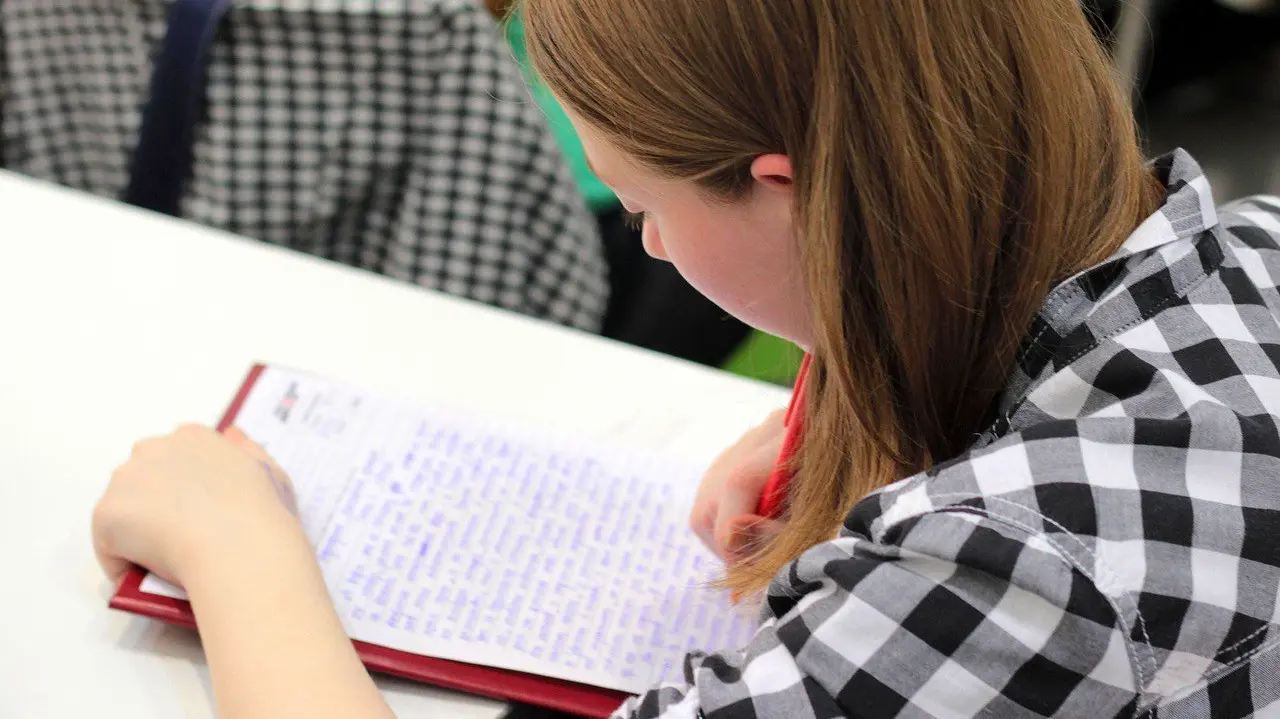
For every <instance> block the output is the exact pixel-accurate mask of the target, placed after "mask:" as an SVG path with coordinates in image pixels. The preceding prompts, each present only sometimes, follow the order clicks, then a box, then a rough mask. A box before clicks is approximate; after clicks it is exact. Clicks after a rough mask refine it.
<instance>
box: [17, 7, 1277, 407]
mask: <svg viewBox="0 0 1280 719" xmlns="http://www.w3.org/2000/svg"><path fill="white" fill-rule="evenodd" d="M690 1H694V0H690ZM1081 1H1082V3H1083V7H1084V8H1085V11H1086V13H1087V14H1088V16H1089V18H1090V21H1091V23H1092V24H1093V27H1094V29H1095V31H1096V33H1097V35H1098V37H1099V38H1100V40H1101V41H1102V42H1103V43H1105V44H1106V46H1107V47H1108V48H1109V49H1110V50H1111V51H1112V54H1113V56H1114V57H1115V59H1116V63H1117V67H1118V70H1119V72H1120V74H1121V76H1122V77H1123V78H1124V79H1125V82H1126V83H1127V84H1128V86H1129V87H1130V88H1131V89H1132V95H1133V101H1134V104H1135V109H1136V112H1137V116H1138V118H1139V122H1140V124H1141V126H1142V129H1143V133H1144V137H1145V141H1146V145H1147V152H1148V154H1149V155H1152V156H1155V155H1159V154H1163V153H1165V152H1167V151H1169V150H1171V149H1173V148H1175V147H1183V148H1185V149H1187V150H1189V151H1190V152H1191V153H1192V154H1193V155H1194V156H1195V157H1196V158H1197V160H1199V162H1200V163H1201V165H1202V166H1203V167H1204V168H1205V170H1206V172H1207V174H1208V176H1209V179H1210V181H1211V183H1212V185H1213V188H1214V193H1215V196H1216V198H1217V200H1218V201H1219V202H1224V201H1226V200H1229V199H1232V198H1236V197H1240V196H1243V195H1248V194H1256V193H1272V194H1280V0H1081ZM511 5H512V3H511V2H510V0H474V2H460V1H459V0H405V1H404V2H403V3H395V2H377V3H371V0H362V1H357V0H270V1H268V0H235V1H234V2H230V1H229V0H130V1H129V2H125V1H124V0H118V1H116V0H113V1H111V2H102V1H101V0H3V1H0V167H2V168H6V169H10V170H14V171H18V172H23V173H26V174H30V175H33V176H36V177H40V178H43V179H46V180H51V181H54V182H59V183H61V184H64V185H68V186H71V187H76V188H79V189H82V190H87V191H90V192H94V193H97V194H100V195H105V196H110V197H115V198H118V199H123V200H125V201H129V202H133V203H134V204H138V205H139V206H142V207H147V208H149V209H155V210H158V211H162V212H167V213H169V214H174V215H178V216H181V217H184V218H186V219H189V220H192V221H196V222H201V223H204V224H209V225H213V226H216V227H220V228H222V229H227V230H230V231H232V232H236V233H237V234H240V235H244V236H247V237H252V238H256V239H259V240H261V241H264V242H271V243H275V244H280V245H283V246H287V247H290V248H291V249H294V250H297V251H301V252H309V253H312V254H316V255H320V256H323V257H327V258H329V259H332V260H335V261H339V262H344V263H347V264H353V265H356V266H359V267H363V268H364V269H368V270H371V271H374V272H379V273H381V274H385V275H389V276H392V277H396V278H397V279H401V280H404V281H407V282H414V283H417V284H420V285H422V286H426V287H430V288H433V289H438V290H442V291H445V292H449V293H451V294H455V295H459V296H463V297H468V298H470V299H473V300H477V301H481V302H487V303H490V304H496V305H499V306H503V307H506V308H507V309H511V310H513V311H517V312H522V313H524V314H528V315H531V316H535V317H539V318H541V319H546V320H549V321H552V322H558V323H560V324H566V325H569V326H573V327H576V328H578V329H581V330H585V331H588V332H595V333H599V334H603V335H604V336H606V337H610V338H613V339H616V340H618V341H621V342H625V343H629V344H632V345H636V346H639V347H644V348H647V349H650V350H653V351H656V352H660V353H664V354H668V355H673V356H676V357H681V358H684V359H687V360H691V361H694V362H698V363H701V364H704V365H708V366H713V367H721V368H724V369H726V370H728V371H731V372H735V373H738V374H742V375H745V376H749V377H754V378H757V379H760V380H764V381H767V382H775V383H779V384H787V383H789V382H791V381H792V379H793V378H794V375H795V372H796V369H797V367H798V364H799V359H800V353H799V351H798V350H797V349H796V348H795V347H793V346H791V345H789V344H788V343H786V342H783V341H781V340H778V339H776V338H773V337H769V336H767V335H764V334H762V333H759V332H754V331H751V330H750V329H749V328H747V327H746V326H744V325H742V324H741V323H739V322H738V321H737V320H735V319H733V318H731V317H729V316H727V315H726V314H725V313H724V312H722V311H721V310H719V309H718V308H716V307H715V306H714V305H712V304H711V303H710V302H708V301H707V300H705V299H704V298H702V297H700V296H699V295H698V294H697V293H696V292H695V291H694V290H693V289H692V288H690V287H689V286H688V285H687V284H686V283H685V282H684V281H683V280H682V279H681V278H680V276H679V275H678V274H677V273H676V272H675V270H674V268H672V267H671V266H669V265H667V264H665V263H660V262H657V261H654V260H652V259H650V258H648V257H647V256H646V255H645V254H644V252H643V250H642V248H641V245H640V241H639V238H638V233H637V231H636V230H635V229H634V228H632V227H631V226H629V224H628V223H627V222H626V221H625V220H626V218H625V217H624V216H623V212H622V210H621V207H620V205H619V203H618V202H617V199H616V198H614V197H613V195H612V193H611V192H610V191H609V190H608V188H607V187H605V186H604V185H603V184H602V183H600V182H599V181H598V180H597V179H596V178H594V177H593V176H592V175H591V173H590V171H589V170H588V169H587V166H586V162H585V159H584V157H583V155H582V150H581V147H580V145H579V143H578V141H577V138H576V137H575V136H574V132H573V128H572V127H571V126H570V125H569V123H568V121H567V119H566V118H565V117H564V114H563V112H561V110H560V109H559V108H558V107H557V106H556V103H555V100H554V99H553V98H552V97H551V96H550V94H549V93H547V92H546V90H545V88H542V87H540V86H539V85H538V83H537V82H536V79H534V78H533V77H531V76H530V75H529V73H528V72H527V71H525V70H526V68H525V65H526V63H525V57H524V33H523V27H522V24H521V20H520V17H519V15H518V14H512V12H511V9H512V8H511ZM371 7H376V8H377V9H376V10H375V11H370V8H371ZM495 23H496V25H495ZM499 28H500V31H497V30H498V29H499ZM184 73H185V74H184ZM530 92H531V93H532V97H533V98H534V100H535V102H532V103H531V102H528V98H529V96H530V95H529V93H530ZM140 181H141V182H140ZM499 198H502V199H499Z"/></svg>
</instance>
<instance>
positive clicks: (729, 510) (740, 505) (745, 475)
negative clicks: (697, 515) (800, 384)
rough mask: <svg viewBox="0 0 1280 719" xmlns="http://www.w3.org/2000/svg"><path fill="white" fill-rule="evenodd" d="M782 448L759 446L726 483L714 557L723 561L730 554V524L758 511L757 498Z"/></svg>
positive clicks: (778, 443)
mask: <svg viewBox="0 0 1280 719" xmlns="http://www.w3.org/2000/svg"><path fill="white" fill-rule="evenodd" d="M781 448H782V441H781V439H779V440H778V441H776V442H775V441H769V442H766V443H764V444H761V445H760V446H759V447H757V448H756V449H755V450H753V451H752V453H751V454H750V455H748V456H747V457H746V458H745V459H744V461H743V462H742V463H741V464H739V465H738V467H737V468H736V469H734V470H733V471H732V472H731V473H730V474H729V476H728V478H727V479H725V483H724V488H723V489H722V490H721V492H720V502H719V504H718V506H717V507H716V513H715V526H714V528H713V529H712V543H713V544H714V546H715V551H716V553H717V554H719V555H721V556H722V557H723V556H727V555H728V553H729V552H728V550H729V540H730V537H731V536H732V532H733V526H732V524H731V522H732V520H733V519H735V518H737V517H740V516H742V515H754V514H755V513H756V512H757V511H758V510H759V508H760V495H761V494H763V493H764V486H765V484H766V483H768V481H769V475H770V474H772V473H773V468H774V465H776V464H777V461H778V453H779V452H780V451H781Z"/></svg>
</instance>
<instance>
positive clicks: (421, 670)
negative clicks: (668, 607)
mask: <svg viewBox="0 0 1280 719" xmlns="http://www.w3.org/2000/svg"><path fill="white" fill-rule="evenodd" d="M263 369H264V366H263V365H260V364H259V365H254V366H253V368H252V369H250V370H249V375H248V376H247V377H246V378H245V380H244V383H243V384H242V385H240V389H239V391H237V392H236V396H235V399H234V400H232V402H231V406H230V407H228V408H227V411H226V413H225V414H224V415H223V416H222V419H221V420H220V421H219V422H218V429H219V430H224V429H226V428H227V427H230V426H231V424H232V423H233V422H234V421H235V418H236V414H237V413H238V412H239V411H240V407H241V405H243V404H244V401H245V398H246V397H248V396H249V392H250V390H252V389H253V385H254V383H255V382H257V380H258V377H259V376H261V375H262V371H263ZM145 576H146V573H145V572H144V571H143V570H141V569H139V568H137V567H134V568H133V569H131V570H130V571H129V573H128V575H127V576H126V577H125V579H124V582H122V583H121V585H120V588H119V589H118V590H117V591H116V594H115V596H114V597H112V598H111V603H110V606H111V608H112V609H119V610H121V611H125V612H132V613H134V614H140V615H142V616H145V617H150V618H152V619H158V620H160V621H162V622H166V623H168V624H175V625H178V626H182V627H188V628H191V629H194V628H196V618H195V615H194V614H193V613H192V611H191V604H190V603H188V602H186V601H184V600H181V599H173V598H171V597H162V596H159V595H156V594H148V593H146V592H143V591H142V580H143V578H144V577H145ZM352 643H353V644H354V645H355V648H356V651H357V652H358V653H359V655H360V659H361V661H363V662H364V665H365V666H366V667H368V668H369V670H370V671H374V672H381V673H383V674H390V675H392V676H397V677H403V678H405V679H411V680H414V681H419V682H423V683H426V684H432V685H435V686H439V687H444V688H446V689H456V690H459V691H463V692H469V693H471V694H478V695H480V696H485V697H491V698H493V699H501V700H503V701H511V702H523V703H525V704H534V705H537V706H542V707H547V708H549V709H555V710H557V711H563V712H569V713H570V714H578V715H581V716H585V717H607V716H608V715H609V714H610V713H611V712H613V710H614V709H617V708H618V705H619V704H621V703H622V702H623V700H625V699H626V698H627V697H628V696H629V695H628V694H626V693H624V692H619V691H616V690H613V689H603V688H600V687H594V686H590V685H587V684H578V683H576V682H570V681H565V680H563V679H552V678H550V677H544V676H538V675H536V674H526V673H524V672H515V671H511V670H508V669H497V668H494V667H487V666H481V665H478V664H466V663H464V662H455V661H450V660H447V659H435V658H432V657H424V656H421V655H418V654H410V653H408V652H402V651H399V650H396V649H388V648H386V647H380V646H376V645H373V644H366V643H364V642H358V641H353V642H352Z"/></svg>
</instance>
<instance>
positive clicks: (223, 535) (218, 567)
mask: <svg viewBox="0 0 1280 719" xmlns="http://www.w3.org/2000/svg"><path fill="white" fill-rule="evenodd" d="M268 514H269V516H267V517H263V518H260V519H259V520H257V521H253V522H245V521H233V522H230V523H228V524H227V525H226V526H221V527H209V528H205V529H202V530H199V531H197V532H195V533H194V534H193V536H192V537H191V538H190V540H189V541H188V542H187V543H186V547H184V549H183V550H182V551H181V552H180V556H181V571H180V572H179V574H180V576H181V581H182V584H183V587H184V588H185V589H186V590H187V593H188V594H189V595H190V596H191V599H192V603H193V605H194V604H196V603H197V600H198V599H199V598H200V597H201V596H203V595H206V594H208V593H209V592H208V591H206V590H210V589H212V590H214V591H215V592H216V591H220V590H222V589H223V588H227V587H231V588H234V587H237V586H239V587H244V586H261V585H263V584H264V583H265V584H271V583H273V582H274V580H275V579H276V578H287V579H288V581H291V582H298V581H300V580H303V579H304V578H305V577H306V575H308V574H312V575H315V576H316V577H318V576H319V571H318V567H317V566H316V560H315V552H314V549H313V548H312V547H311V544H310V542H309V541H308V540H307V537H306V534H305V533H304V532H303V531H302V527H301V525H300V524H299V523H298V521H297V520H296V519H294V518H293V516H292V515H290V514H289V513H288V512H286V511H284V510H283V509H280V510H279V511H278V512H272V513H268Z"/></svg>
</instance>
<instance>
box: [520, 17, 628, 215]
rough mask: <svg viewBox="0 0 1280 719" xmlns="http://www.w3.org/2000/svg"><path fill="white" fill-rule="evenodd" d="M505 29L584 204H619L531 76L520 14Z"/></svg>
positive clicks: (597, 208)
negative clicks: (593, 169) (589, 166)
mask: <svg viewBox="0 0 1280 719" xmlns="http://www.w3.org/2000/svg"><path fill="white" fill-rule="evenodd" d="M506 32H507V42H508V43H510V44H511V51H512V53H514V54H515V57H516V62H517V63H518V64H519V65H520V69H521V71H522V72H523V73H524V77H525V81H526V82H527V83H528V84H529V89H530V90H531V91H532V92H533V98H534V100H536V101H537V103H538V105H539V107H541V108H542V112H543V113H544V114H545V115H546V116H547V122H548V123H549V124H550V125H551V131H552V133H553V134H554V135H555V138H556V142H558V143H559V144H560V150H561V152H562V154H563V155H564V158H565V160H566V161H567V162H568V163H569V169H570V170H572V171H573V177H574V179H575V180H576V181H577V183H578V189H579V190H581V191H582V195H583V197H585V198H586V200H587V206H588V207H590V208H591V211H592V212H595V213H597V214H600V213H603V212H607V211H609V210H612V209H615V208H616V207H618V198H617V197H615V196H614V194H613V192H612V191H611V190H610V189H609V188H608V186H606V185H605V184H604V183H603V182H601V181H600V178H598V177H596V176H595V175H594V174H593V173H592V172H591V170H590V169H589V168H588V167H587V156H586V153H585V152H583V150H582V142H581V141H580V140H579V139H578V133H577V132H576V131H575V130H574V129H573V125H572V124H570V123H569V118H568V116H566V115H565V114H564V109H562V108H561V107H560V104H559V103H557V102H556V99H555V97H553V96H552V95H551V91H549V90H548V89H547V88H546V86H545V85H543V84H542V83H541V82H539V81H537V80H536V79H535V78H534V77H533V73H532V72H531V71H530V69H529V60H528V55H527V53H526V51H525V42H524V22H523V19H522V18H521V17H520V16H519V15H513V16H512V17H511V19H510V20H508V21H507V23H506Z"/></svg>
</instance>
